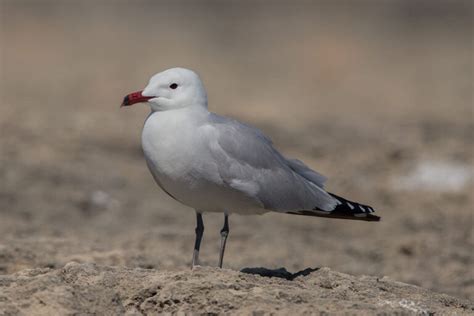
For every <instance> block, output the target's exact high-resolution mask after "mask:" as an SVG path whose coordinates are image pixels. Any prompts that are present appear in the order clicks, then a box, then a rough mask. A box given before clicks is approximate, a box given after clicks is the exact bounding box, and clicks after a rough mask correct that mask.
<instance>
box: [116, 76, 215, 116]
mask: <svg viewBox="0 0 474 316" xmlns="http://www.w3.org/2000/svg"><path fill="white" fill-rule="evenodd" d="M139 102H148V104H149V105H150V107H151V109H152V111H167V110H174V109H179V108H184V107H190V106H201V107H205V108H207V95H206V90H205V88H204V85H203V84H202V82H201V79H200V78H199V76H198V75H197V74H196V73H195V72H194V71H192V70H189V69H185V68H171V69H168V70H165V71H163V72H160V73H157V74H156V75H154V76H153V77H151V79H150V81H149V82H148V85H147V86H146V87H145V89H144V90H143V91H137V92H134V93H131V94H129V95H127V96H125V98H124V100H123V103H122V106H128V105H132V104H135V103H139Z"/></svg>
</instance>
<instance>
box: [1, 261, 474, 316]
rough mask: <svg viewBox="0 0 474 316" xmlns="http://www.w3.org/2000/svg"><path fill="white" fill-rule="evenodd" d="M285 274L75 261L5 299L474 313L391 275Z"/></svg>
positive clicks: (14, 310) (143, 306) (13, 302)
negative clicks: (381, 276) (384, 276)
mask: <svg viewBox="0 0 474 316" xmlns="http://www.w3.org/2000/svg"><path fill="white" fill-rule="evenodd" d="M257 273H258V274H257ZM259 274H264V275H267V276H261V275H259ZM268 276H273V277H268ZM284 276H286V277H292V275H291V273H289V272H287V271H281V270H280V271H272V270H265V269H252V270H248V271H247V272H246V273H242V272H237V271H233V270H227V269H216V268H202V267H197V268H195V269H194V270H193V271H190V270H184V271H179V272H178V271H172V272H171V271H166V272H162V271H159V270H145V269H139V268H123V267H121V268H119V267H107V266H97V265H95V264H79V263H74V262H71V263H68V264H66V265H65V266H64V267H63V268H61V269H56V270H51V269H48V268H36V269H31V270H23V271H21V272H18V273H15V274H12V275H9V276H4V277H1V278H0V286H2V287H3V288H5V290H4V291H2V294H0V299H1V304H2V305H1V306H2V310H3V311H4V314H6V315H16V314H25V315H32V314H43V315H53V314H62V315H77V314H82V315H83V314H91V313H92V314H95V313H98V314H102V313H104V311H107V314H110V315H122V314H125V315H143V314H146V315H147V314H162V313H177V312H178V313H179V312H181V313H196V312H197V311H198V312H199V313H202V314H207V315H217V314H222V313H229V312H231V313H236V314H248V315H250V314H252V315H262V314H270V313H271V314H273V315H289V314H299V315H303V314H313V313H320V314H334V313H338V314H344V313H350V314H354V313H364V314H383V313H385V314H397V315H406V314H419V315H434V314H440V315H469V314H470V313H473V312H474V305H472V304H470V303H468V302H467V301H464V300H460V299H456V298H453V297H451V296H448V295H444V294H434V293H432V292H430V291H428V290H425V289H422V288H420V287H416V286H413V285H408V284H405V283H400V282H396V281H393V280H391V279H389V278H380V279H379V278H376V277H368V276H360V277H354V276H350V275H347V274H343V273H338V272H334V271H332V270H330V269H329V268H321V269H318V270H316V271H302V273H301V275H299V276H296V278H294V279H292V280H288V279H286V278H285V277H284ZM27 293H28V295H26V294H27Z"/></svg>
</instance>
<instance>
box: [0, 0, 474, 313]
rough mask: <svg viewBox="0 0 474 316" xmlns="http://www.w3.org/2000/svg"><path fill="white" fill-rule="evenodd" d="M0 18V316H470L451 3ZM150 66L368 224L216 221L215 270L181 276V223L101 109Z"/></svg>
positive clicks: (89, 11)
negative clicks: (271, 273)
mask: <svg viewBox="0 0 474 316" xmlns="http://www.w3.org/2000/svg"><path fill="white" fill-rule="evenodd" d="M0 3H1V9H0V12H1V13H0V14H1V16H0V17H1V43H0V47H1V50H0V52H1V98H0V100H1V101H0V133H1V137H0V179H1V181H0V274H1V277H0V314H2V313H3V314H18V313H23V314H25V315H31V314H34V313H38V314H50V313H52V311H55V312H57V313H58V314H68V313H75V312H77V313H92V312H96V313H98V314H101V313H102V312H104V311H109V312H110V313H112V314H115V313H116V314H120V313H122V312H128V313H130V314H139V313H152V314H153V313H158V312H165V311H170V312H174V311H194V312H196V313H204V312H209V313H222V312H230V313H232V312H234V311H240V312H242V313H251V312H256V314H257V315H258V314H260V313H270V312H275V313H280V314H287V313H289V312H290V311H291V312H295V313H312V312H318V311H320V312H323V311H325V312H329V313H331V312H342V311H347V312H348V313H369V314H370V313H377V312H386V313H397V312H398V313H399V314H400V313H408V314H409V313H422V312H423V311H429V312H436V313H440V314H454V313H459V314H462V313H469V312H471V313H473V309H472V304H471V303H470V302H469V300H473V299H474V272H473V269H472V267H473V255H472V249H474V248H473V246H474V234H473V197H472V189H473V170H472V167H471V166H472V164H473V162H474V161H473V155H472V148H473V131H474V128H473V127H474V124H473V116H472V110H473V109H472V89H473V80H472V71H473V62H472V53H473V51H472V3H470V2H469V1H466V2H463V1H453V2H451V4H450V5H447V4H446V3H445V2H443V1H426V2H423V1H416V2H413V1H386V2H378V4H376V2H363V3H362V2H361V4H360V5H358V6H354V5H353V4H351V3H350V2H344V1H340V2H336V4H332V5H330V4H329V2H321V3H316V4H314V5H310V4H309V3H297V4H296V5H294V4H290V3H284V2H282V3H280V4H278V5H275V6H272V7H269V6H267V5H265V3H260V4H258V3H257V4H255V3H254V4H251V3H244V4H241V5H237V4H235V3H234V4H229V5H219V4H214V5H212V4H208V5H207V6H204V7H201V6H197V5H192V4H189V3H188V4H183V3H181V4H179V3H178V4H172V3H167V2H158V3H155V2H152V1H150V2H147V1H143V2H142V1H139V2H137V3H135V4H134V5H132V4H131V3H129V2H121V1H117V2H114V1H104V2H97V3H95V2H94V3H93V2H88V1H84V2H79V1H77V2H73V1H63V2H44V1H36V2H35V1H32V2H24V1H1V2H0ZM413 3H415V4H413ZM171 66H185V67H189V68H193V69H195V70H197V71H198V72H199V73H200V74H201V76H202V78H203V80H204V82H205V84H206V86H207V89H208V94H209V100H210V105H209V106H210V108H211V110H213V111H216V112H218V113H220V114H225V115H230V116H233V117H235V118H238V119H240V120H243V121H245V122H247V123H250V124H253V125H255V126H258V127H259V128H261V129H262V130H263V131H264V132H265V133H266V134H268V135H269V136H271V138H272V139H273V140H274V142H275V145H276V147H277V148H279V149H280V150H282V151H283V152H284V153H285V154H286V155H287V156H290V157H297V158H299V159H301V160H303V161H304V162H306V163H307V164H308V165H310V166H312V167H314V168H315V169H316V170H318V171H320V172H321V173H323V174H324V175H326V176H328V177H329V182H328V185H327V187H328V189H329V190H330V191H332V192H334V193H336V194H339V195H343V196H347V197H348V198H350V199H353V200H357V201H361V202H364V203H367V204H370V205H372V206H374V207H375V208H376V210H377V213H378V215H380V216H382V221H381V222H380V223H365V222H351V221H349V222H347V221H341V220H325V219H318V218H305V217H300V216H290V215H281V214H266V215H263V216H250V217H241V216H232V217H231V219H230V229H231V232H230V236H229V240H228V245H227V253H226V258H225V262H224V266H225V270H222V271H219V270H217V269H214V268H201V269H198V270H196V271H193V272H192V271H190V269H189V265H190V260H191V255H192V246H193V240H194V226H195V222H194V221H195V217H194V213H193V211H192V210H190V209H188V208H187V207H185V206H182V205H180V204H179V203H177V202H175V201H173V200H171V199H170V198H169V197H168V196H166V195H165V194H164V193H162V192H161V191H160V190H159V189H158V187H157V186H156V185H155V184H154V182H153V179H152V177H151V176H150V175H149V172H148V170H147V169H146V165H145V162H144V159H143V155H142V153H141V148H140V132H141V127H142V124H143V120H144V118H145V117H146V115H147V113H148V110H147V109H146V107H145V106H136V107H133V108H127V109H122V110H119V107H118V106H119V104H120V102H121V99H122V97H123V96H124V94H126V93H128V92H131V91H135V90H138V89H140V88H142V87H143V86H144V85H145V84H146V82H147V80H148V78H149V76H150V75H152V74H153V73H155V72H157V71H160V70H163V69H166V68H169V67H171ZM190 154H192V153H190ZM222 220H223V219H222V217H221V216H220V215H218V214H206V215H205V217H204V221H205V227H206V231H205V234H204V240H203V245H202V248H201V259H202V264H203V265H204V266H216V264H217V259H218V258H217V256H218V253H217V252H218V245H219V230H220V228H221V225H222ZM255 267H265V268H266V269H277V268H280V267H285V268H286V269H287V270H288V271H292V272H296V271H304V270H305V269H308V268H311V269H316V270H315V271H314V272H312V273H309V274H307V275H302V276H299V277H297V278H295V279H294V280H292V281H291V280H286V279H282V278H267V277H261V276H257V275H248V274H244V273H239V272H238V271H240V270H242V269H246V268H247V269H251V271H254V270H252V268H255ZM323 267H329V268H323ZM306 271H309V270H306ZM336 271H337V272H336ZM362 275H368V276H370V277H363V276H362ZM393 280H396V281H397V282H395V281H393ZM398 282H404V283H409V284H412V285H416V286H419V287H415V286H411V285H406V284H402V283H398ZM420 287H421V288H420ZM435 293H446V294H447V295H441V294H435ZM448 295H449V296H448ZM453 297H456V298H453ZM111 311H114V312H111Z"/></svg>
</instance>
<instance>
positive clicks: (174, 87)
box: [170, 83, 178, 90]
mask: <svg viewBox="0 0 474 316" xmlns="http://www.w3.org/2000/svg"><path fill="white" fill-rule="evenodd" d="M177 87H178V84H177V83H172V84H170V88H171V89H173V90H174V89H176V88H177Z"/></svg>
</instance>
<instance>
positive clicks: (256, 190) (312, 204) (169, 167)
mask: <svg viewBox="0 0 474 316" xmlns="http://www.w3.org/2000/svg"><path fill="white" fill-rule="evenodd" d="M145 102H146V103H148V105H149V106H150V108H151V113H150V114H149V115H148V117H147V118H146V120H145V124H144V127H143V131H142V139H141V140H142V148H143V153H144V156H145V159H146V163H147V165H148V168H149V169H150V172H151V174H152V175H153V178H154V179H155V181H156V183H157V184H158V186H159V187H161V189H162V190H163V191H164V192H166V193H167V194H168V195H169V196H170V197H172V198H173V199H175V200H177V201H179V202H181V203H182V204H184V205H187V206H189V207H191V208H193V209H194V210H195V212H196V221H197V224H196V229H195V233H196V238H195V243H194V251H193V257H192V267H194V266H195V265H198V264H199V263H198V261H199V249H200V246H201V239H202V236H203V233H204V223H203V219H202V214H203V213H204V212H220V213H224V226H223V227H222V229H221V232H220V234H221V243H220V251H219V267H220V268H222V263H223V259H224V251H225V246H226V241H227V236H228V235H229V219H228V217H229V215H230V214H233V213H235V214H242V215H251V214H263V213H266V212H277V213H286V214H295V215H305V216H317V217H327V218H341V219H351V220H364V221H379V220H380V217H378V216H376V215H373V214H371V213H373V212H374V209H373V208H372V207H370V206H368V205H364V204H360V203H357V202H353V201H349V200H347V199H345V198H342V197H340V196H337V195H335V194H333V193H330V192H327V191H326V190H325V189H324V183H325V181H326V177H324V176H323V175H321V174H320V173H318V172H316V171H314V170H312V169H311V168H309V167H308V166H307V165H305V164H304V163H303V162H301V161H300V160H297V159H289V158H286V157H285V156H284V155H282V154H281V153H280V152H279V151H278V150H277V149H275V147H274V146H273V144H272V141H271V140H270V138H268V137H267V136H265V135H264V134H263V133H262V132H261V131H260V130H258V129H256V128H254V127H252V126H250V125H247V124H244V123H241V122H239V121H237V120H235V119H232V118H228V117H225V116H220V115H217V114H215V113H212V112H210V111H209V110H208V108H207V94H206V90H205V88H204V85H203V83H202V81H201V79H200V78H199V76H198V75H197V74H196V73H195V72H194V71H192V70H189V69H185V68H171V69H168V70H165V71H163V72H160V73H158V74H156V75H154V76H153V77H151V79H150V81H149V83H148V85H147V86H146V87H145V88H144V89H143V90H142V91H137V92H133V93H130V94H128V95H127V96H125V98H124V100H123V103H122V106H130V105H132V104H136V103H145Z"/></svg>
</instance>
